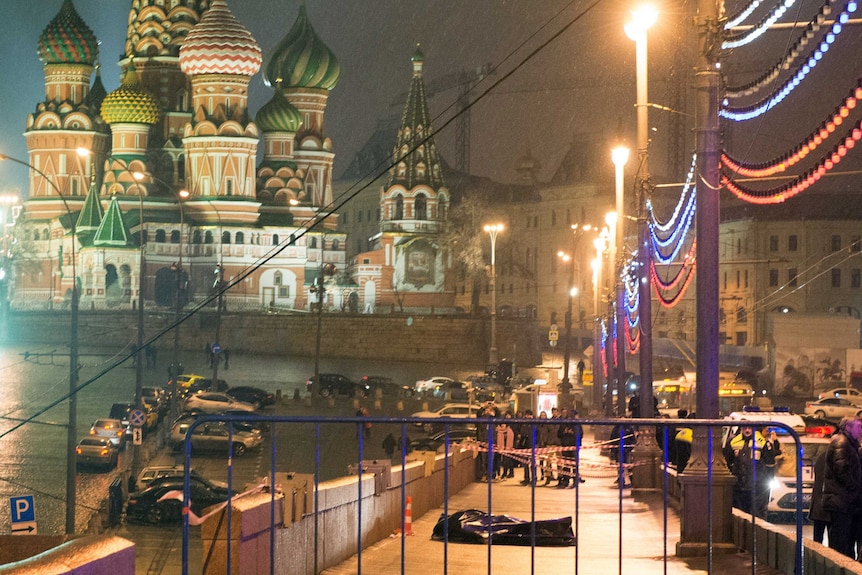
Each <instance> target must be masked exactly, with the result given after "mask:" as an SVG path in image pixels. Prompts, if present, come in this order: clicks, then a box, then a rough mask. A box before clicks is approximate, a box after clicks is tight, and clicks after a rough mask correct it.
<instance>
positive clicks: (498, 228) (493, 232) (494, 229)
mask: <svg viewBox="0 0 862 575" xmlns="http://www.w3.org/2000/svg"><path fill="white" fill-rule="evenodd" d="M484 229H485V233H487V234H488V235H489V236H490V237H491V349H490V350H488V363H489V364H491V365H496V364H497V361H498V359H499V358H498V357H497V255H496V253H497V251H496V250H497V234H498V233H500V232H502V231H503V229H504V228H503V224H488V225H486V226H485V228H484Z"/></svg>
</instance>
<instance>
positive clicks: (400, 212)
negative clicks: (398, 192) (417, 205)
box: [393, 196, 404, 220]
mask: <svg viewBox="0 0 862 575" xmlns="http://www.w3.org/2000/svg"><path fill="white" fill-rule="evenodd" d="M393 219H395V220H403V219H404V198H402V197H401V196H395V217H394V218H393Z"/></svg>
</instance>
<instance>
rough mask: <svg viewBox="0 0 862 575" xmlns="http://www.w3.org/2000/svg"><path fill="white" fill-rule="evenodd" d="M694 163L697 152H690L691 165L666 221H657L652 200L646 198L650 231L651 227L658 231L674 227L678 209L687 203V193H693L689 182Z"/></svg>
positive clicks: (695, 162) (692, 175)
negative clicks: (678, 197) (677, 198)
mask: <svg viewBox="0 0 862 575" xmlns="http://www.w3.org/2000/svg"><path fill="white" fill-rule="evenodd" d="M696 165H697V154H692V156H691V165H690V166H689V168H688V174H687V175H686V177H685V184H684V185H683V188H682V193H680V199H679V201H678V202H677V204H676V207H674V210H673V215H671V217H670V219H669V220H667V222H661V221H659V219H658V218H657V217H656V215H655V211H654V210H653V206H652V200H651V199H649V198H647V201H646V210H647V214H648V215H649V220H650V226H651V227H650V230H651V231H652V230H653V229H655V230H657V231H659V232H662V233H665V232H667V231H669V230H672V229H673V228H675V227H676V225H677V222H678V221H679V218H680V211H681V210H682V208H683V205H684V204H686V203H687V202H686V198H687V195H688V194H689V193H691V194H692V195H693V194H694V189H692V186H691V184H692V182H693V181H694V172H695V166H696Z"/></svg>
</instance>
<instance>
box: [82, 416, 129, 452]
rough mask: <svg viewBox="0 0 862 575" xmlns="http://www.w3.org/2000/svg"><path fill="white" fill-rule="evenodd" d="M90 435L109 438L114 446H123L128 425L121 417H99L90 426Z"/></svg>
mask: <svg viewBox="0 0 862 575" xmlns="http://www.w3.org/2000/svg"><path fill="white" fill-rule="evenodd" d="M90 436H92V437H103V438H105V439H109V440H110V441H111V443H112V444H113V445H114V447H117V448H122V447H123V445H125V443H126V426H125V425H123V422H122V421H120V420H119V419H109V418H102V419H97V420H96V421H94V422H93V425H91V426H90Z"/></svg>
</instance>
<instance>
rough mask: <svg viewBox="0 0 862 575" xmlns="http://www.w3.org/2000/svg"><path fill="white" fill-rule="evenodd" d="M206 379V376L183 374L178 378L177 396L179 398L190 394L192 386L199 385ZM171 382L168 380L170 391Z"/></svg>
mask: <svg viewBox="0 0 862 575" xmlns="http://www.w3.org/2000/svg"><path fill="white" fill-rule="evenodd" d="M204 379H206V376H204V375H197V374H194V373H183V374H180V375H178V376H177V383H178V385H177V394H178V396H179V397H183V396H184V395H186V393H188V389H189V387H191V386H192V385H196V384H199V382H200V381H202V380H204ZM171 388H172V385H171V381H170V380H168V389H171Z"/></svg>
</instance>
